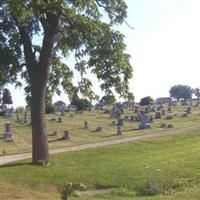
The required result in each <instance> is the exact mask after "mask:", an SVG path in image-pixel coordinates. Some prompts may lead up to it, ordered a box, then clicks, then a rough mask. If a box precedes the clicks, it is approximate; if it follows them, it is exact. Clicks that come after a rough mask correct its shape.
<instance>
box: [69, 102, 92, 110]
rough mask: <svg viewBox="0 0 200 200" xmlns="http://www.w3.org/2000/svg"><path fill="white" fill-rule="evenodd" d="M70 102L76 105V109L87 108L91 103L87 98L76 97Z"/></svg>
mask: <svg viewBox="0 0 200 200" xmlns="http://www.w3.org/2000/svg"><path fill="white" fill-rule="evenodd" d="M72 104H73V105H74V106H76V107H77V110H78V111H80V110H87V109H89V108H90V107H91V103H90V102H89V101H88V100H87V99H76V100H75V101H73V102H72Z"/></svg>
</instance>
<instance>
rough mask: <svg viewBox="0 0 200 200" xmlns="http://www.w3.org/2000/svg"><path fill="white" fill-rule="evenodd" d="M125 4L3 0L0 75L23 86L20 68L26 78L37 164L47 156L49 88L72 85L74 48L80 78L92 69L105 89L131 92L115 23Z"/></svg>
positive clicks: (129, 74) (121, 0)
mask: <svg viewBox="0 0 200 200" xmlns="http://www.w3.org/2000/svg"><path fill="white" fill-rule="evenodd" d="M126 9H127V5H126V4H125V1H124V0H109V1H108V0H15V1H13V0H0V67H1V73H0V76H1V77H4V79H3V81H2V82H3V83H4V82H6V81H10V82H11V83H13V82H14V81H15V82H16V84H17V85H20V82H17V81H18V80H17V77H19V76H18V74H19V73H20V74H21V77H22V78H24V79H25V80H26V83H27V91H28V92H29V96H30V102H31V120H32V163H33V164H38V163H40V162H41V161H42V162H43V163H47V162H48V161H49V153H48V142H47V134H46V125H45V98H46V90H47V88H48V89H49V88H50V91H52V90H53V91H54V90H55V91H57V92H58V87H57V86H58V85H59V84H61V85H62V86H63V87H65V89H66V88H67V89H68V91H69V88H73V85H72V82H71V74H72V71H71V70H70V68H69V67H68V66H67V65H66V64H65V63H64V61H65V58H67V56H68V55H69V54H70V53H72V55H73V56H74V57H75V61H76V65H75V69H76V70H77V71H79V72H80V75H81V80H85V81H86V78H87V70H90V72H92V73H94V74H96V76H97V78H98V79H99V80H100V82H101V85H100V86H101V88H102V90H104V91H105V92H106V91H109V92H110V91H111V90H115V91H116V92H117V93H119V94H120V95H121V96H123V97H125V98H126V97H127V94H129V93H128V91H129V87H128V81H129V79H130V78H131V77H132V67H131V66H130V63H129V57H130V56H129V55H128V54H126V53H125V48H126V45H125V44H124V42H123V38H124V36H123V35H122V34H121V33H120V32H119V31H116V30H114V29H113V28H112V27H113V26H114V25H116V24H121V23H123V22H124V20H125V18H126V15H127V13H126ZM104 15H106V16H104ZM80 82H81V81H80ZM52 83H53V84H52ZM87 92H88V91H87Z"/></svg>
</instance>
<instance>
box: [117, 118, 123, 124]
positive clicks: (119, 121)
mask: <svg viewBox="0 0 200 200" xmlns="http://www.w3.org/2000/svg"><path fill="white" fill-rule="evenodd" d="M117 125H119V126H124V121H123V119H122V118H121V117H119V118H118V119H117Z"/></svg>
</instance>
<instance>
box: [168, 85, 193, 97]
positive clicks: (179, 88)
mask: <svg viewBox="0 0 200 200" xmlns="http://www.w3.org/2000/svg"><path fill="white" fill-rule="evenodd" d="M169 93H170V97H173V98H175V99H177V100H180V99H184V100H188V99H191V98H192V93H193V90H192V88H191V87H190V86H187V85H174V86H172V87H171V88H170V91H169Z"/></svg>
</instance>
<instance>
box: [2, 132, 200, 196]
mask: <svg viewBox="0 0 200 200" xmlns="http://www.w3.org/2000/svg"><path fill="white" fill-rule="evenodd" d="M199 158H200V129H198V130H196V131H190V132H187V133H184V134H183V133H182V134H178V135H174V136H168V137H165V138H159V139H153V140H148V141H142V142H129V143H125V144H120V145H113V146H109V147H106V148H97V149H92V150H84V151H77V152H71V153H65V154H64V153H62V154H57V155H54V156H52V157H51V164H50V166H48V167H38V166H32V165H30V164H29V162H28V161H27V162H25V163H24V162H20V163H18V164H17V165H12V166H7V167H1V168H0V177H1V182H2V183H3V184H2V185H3V192H1V193H0V197H1V195H4V196H2V197H6V199H15V198H13V196H15V197H16V196H17V197H16V198H18V199H26V197H27V196H28V194H29V193H31V194H32V197H31V198H30V199H44V200H45V199H50V194H51V198H52V199H59V191H60V190H61V189H62V186H63V184H64V183H65V182H66V181H68V182H81V183H84V184H85V185H87V187H88V189H99V188H115V189H114V191H113V192H108V193H106V194H104V193H102V194H101V193H100V194H94V195H82V197H79V198H72V199H81V200H91V199H94V200H100V199H110V200H111V199H117V200H121V199H123V200H128V199H134V200H150V199H151V200H163V199H166V200H179V199H180V200H186V199H189V200H198V199H199V197H200V159H199ZM148 183H156V184H158V185H162V184H165V188H164V189H165V190H166V192H165V193H167V194H158V195H156V196H143V195H141V194H140V195H138V193H139V191H143V189H144V188H145V186H146V185H147V184H148ZM13 187H14V192H13V191H12V188H13ZM21 188H24V190H23V191H24V193H20V192H19V193H17V190H19V191H20V189H21ZM23 196H24V197H25V198H23ZM1 199H3V198H1Z"/></svg>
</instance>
